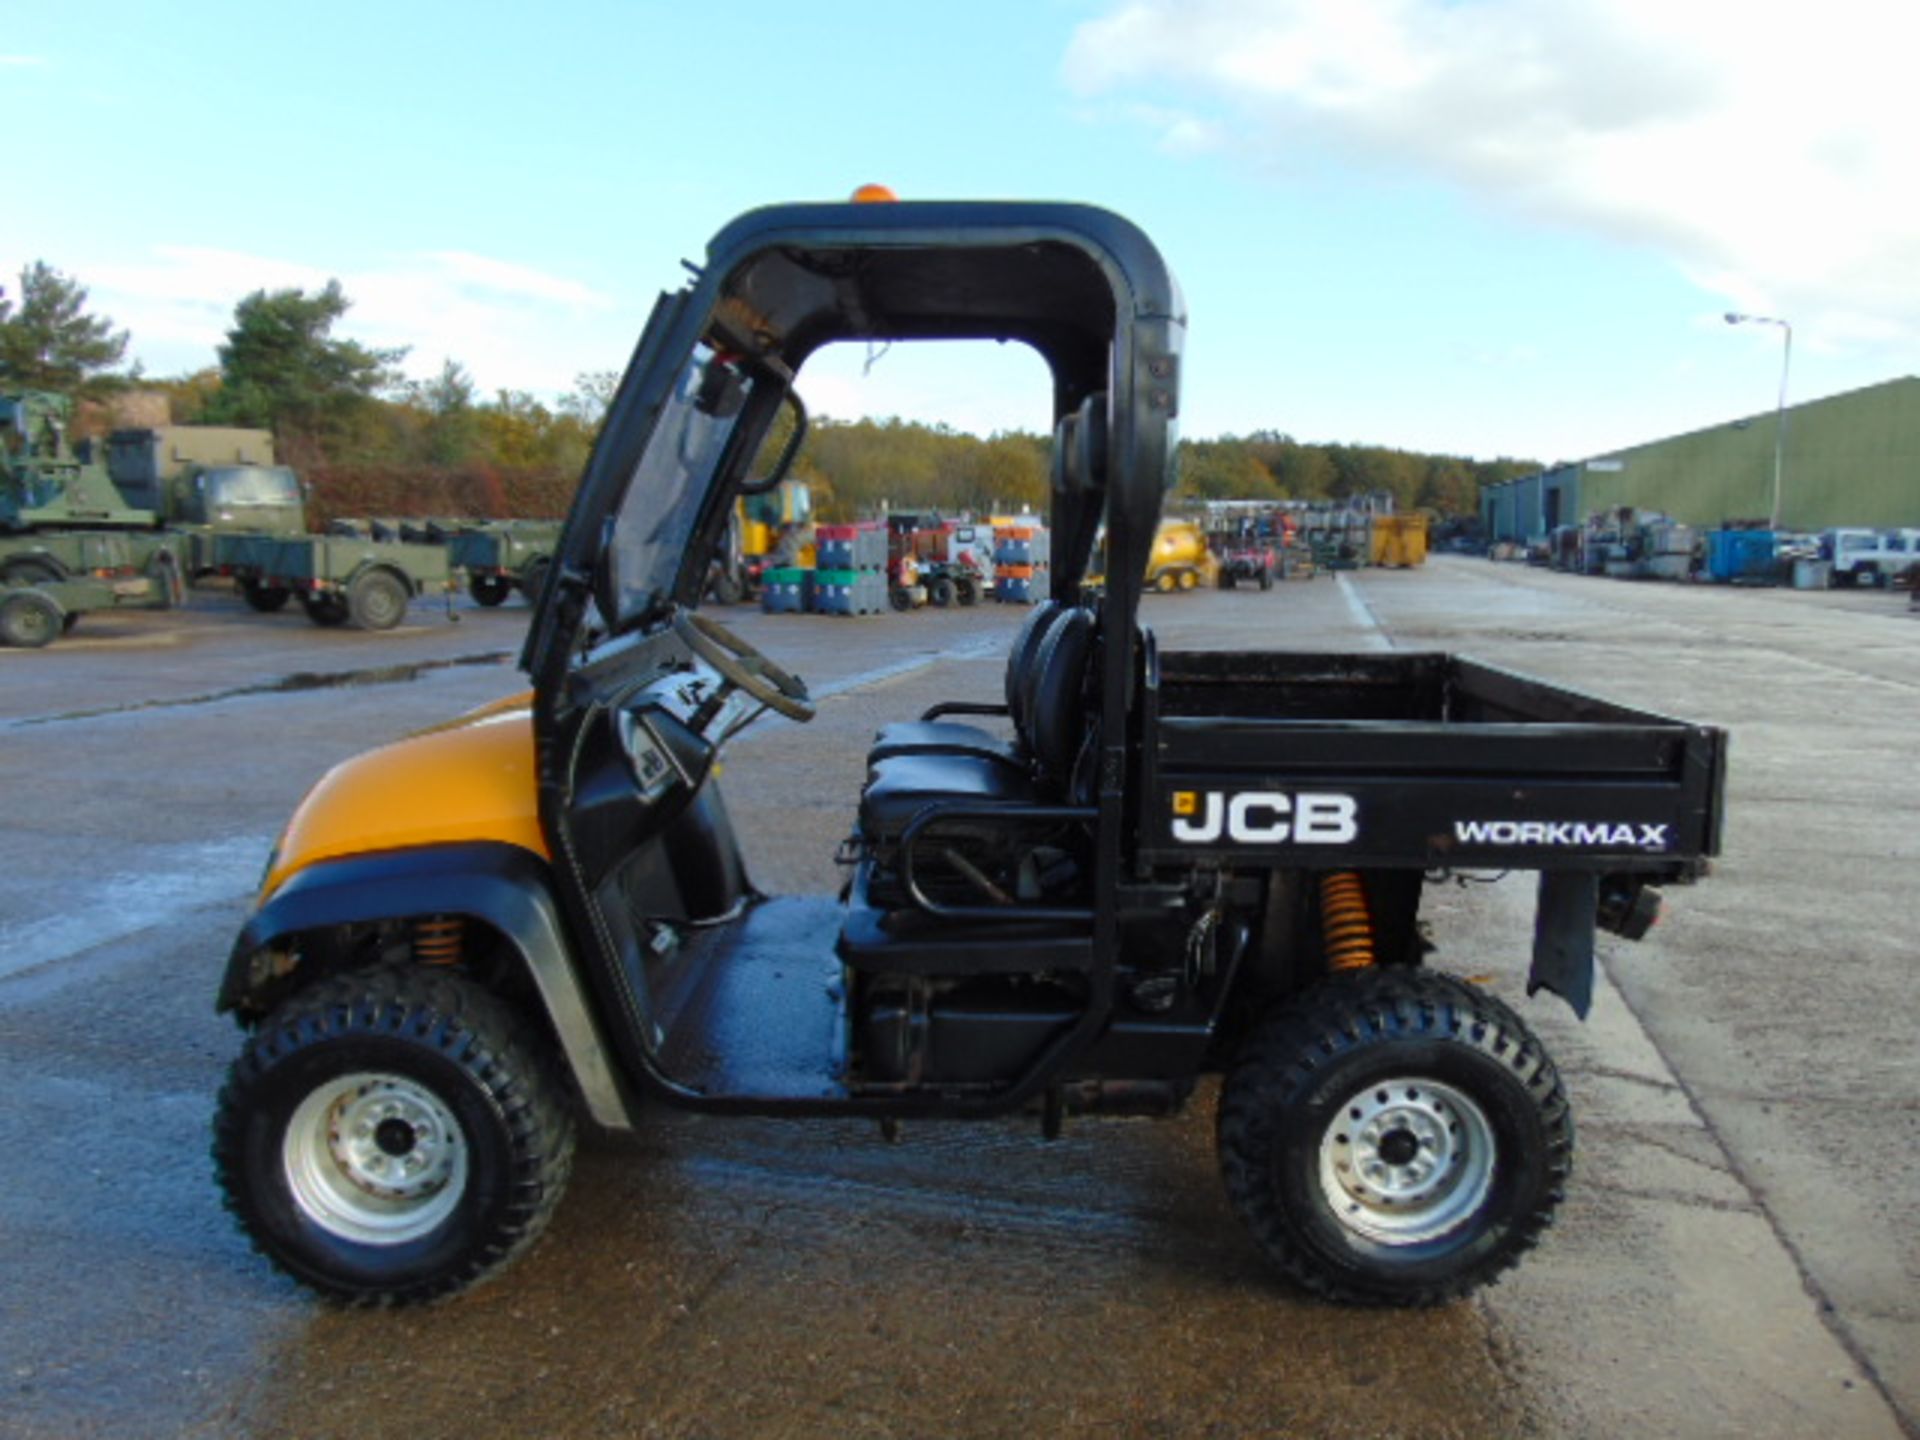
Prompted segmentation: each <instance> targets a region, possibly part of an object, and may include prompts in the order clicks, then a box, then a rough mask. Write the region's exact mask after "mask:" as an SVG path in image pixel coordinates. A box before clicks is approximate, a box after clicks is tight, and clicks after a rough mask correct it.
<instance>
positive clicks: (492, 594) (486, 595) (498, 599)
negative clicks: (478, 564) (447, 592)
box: [467, 575, 513, 610]
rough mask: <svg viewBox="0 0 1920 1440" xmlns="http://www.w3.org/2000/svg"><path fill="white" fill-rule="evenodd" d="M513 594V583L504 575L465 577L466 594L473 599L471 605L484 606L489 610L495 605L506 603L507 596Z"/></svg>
mask: <svg viewBox="0 0 1920 1440" xmlns="http://www.w3.org/2000/svg"><path fill="white" fill-rule="evenodd" d="M512 593H513V582H512V581H511V580H509V579H507V577H506V576H504V575H471V576H468V577H467V594H469V595H471V596H472V597H473V603H474V604H476V605H484V606H485V607H486V608H487V609H489V610H491V609H492V608H493V607H494V606H496V605H501V604H504V603H506V598H507V596H509V595H511V594H512Z"/></svg>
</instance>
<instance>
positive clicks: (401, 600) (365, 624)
mask: <svg viewBox="0 0 1920 1440" xmlns="http://www.w3.org/2000/svg"><path fill="white" fill-rule="evenodd" d="M411 598H412V596H411V595H409V594H408V591H407V587H406V586H405V585H404V584H402V583H401V581H400V578H399V577H398V576H396V575H394V574H393V573H392V572H391V571H387V570H368V571H366V572H364V573H362V574H360V575H358V576H356V577H354V581H353V583H352V584H351V585H349V586H348V587H347V613H348V614H349V615H350V616H352V618H353V623H354V624H355V625H357V626H359V627H360V628H361V629H362V630H391V629H393V627H394V626H396V625H398V624H399V623H400V621H401V620H402V619H403V618H405V616H406V613H407V601H408V600H409V599H411Z"/></svg>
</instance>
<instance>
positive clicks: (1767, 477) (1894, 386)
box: [1480, 375, 1920, 541]
mask: <svg viewBox="0 0 1920 1440" xmlns="http://www.w3.org/2000/svg"><path fill="white" fill-rule="evenodd" d="M1785 420H1786V429H1785V432H1784V434H1785V443H1784V445H1783V447H1782V451H1781V457H1782V464H1781V485H1780V515H1781V526H1782V528H1784V529H1787V530H1825V529H1827V528H1829V527H1831V526H1835V525H1868V526H1873V527H1876V528H1884V527H1892V526H1920V379H1916V378H1915V377H1913V376H1911V375H1909V376H1903V377H1901V378H1900V379H1898V380H1889V381H1886V382H1885V383H1883V384H1880V385H1869V386H1867V387H1866V388H1865V389H1862V390H1850V391H1848V392H1846V393H1845V394H1841V395H1831V396H1828V397H1827V398H1826V399H1824V400H1812V401H1809V402H1807V403H1806V404H1804V405H1793V406H1789V407H1788V409H1787V412H1786V416H1785ZM1778 423H1779V417H1778V416H1777V415H1776V413H1775V412H1774V411H1771V410H1769V411H1765V412H1763V413H1761V414H1759V415H1749V416H1746V417H1744V418H1742V419H1738V420H1733V421H1729V422H1726V423H1724V424H1720V425H1713V426H1709V427H1708V428H1706V429H1704V430H1694V431H1691V432H1689V433H1687V434H1685V435H1675V436H1671V437H1669V438H1668V439H1665V440H1653V441H1649V442H1648V443H1646V444H1644V445H1632V446H1628V447H1627V448H1625V449H1621V450H1613V451H1609V452H1607V453H1606V454H1604V455H1595V456H1592V457H1590V458H1588V459H1585V460H1580V461H1575V462H1573V463H1570V464H1562V465H1557V466H1555V467H1554V468H1553V469H1551V470H1546V471H1542V472H1541V473H1540V474H1537V475H1523V476H1521V477H1520V478H1519V479H1517V480H1510V481H1507V482H1505V483H1504V484H1500V485H1487V486H1483V487H1482V488H1481V491H1480V518H1481V522H1482V524H1483V525H1484V526H1485V530H1486V534H1487V536H1488V538H1489V539H1491V540H1516V541H1526V540H1532V539H1538V538H1540V537H1542V536H1544V535H1546V534H1547V532H1548V531H1550V530H1552V529H1553V528H1554V527H1555V526H1556V525H1571V524H1575V523H1577V522H1579V521H1581V520H1584V519H1585V518H1586V517H1587V516H1588V515H1590V514H1593V513H1594V512H1596V511H1600V510H1609V509H1612V508H1614V507H1616V506H1621V505H1631V506H1633V507H1634V508H1636V509H1640V510H1661V511H1665V512H1666V513H1667V514H1669V515H1672V516H1673V517H1674V518H1675V519H1677V520H1681V521H1684V522H1685V523H1687V524H1689V525H1698V526H1703V527H1709V528H1711V527H1716V526H1720V525H1723V524H1725V523H1727V522H1728V521H1734V520H1760V521H1764V520H1765V519H1766V518H1767V516H1768V515H1769V514H1770V513H1771V512H1772V509H1773V461H1774V438H1775V435H1776V433H1778V432H1777V428H1776V427H1777V425H1778Z"/></svg>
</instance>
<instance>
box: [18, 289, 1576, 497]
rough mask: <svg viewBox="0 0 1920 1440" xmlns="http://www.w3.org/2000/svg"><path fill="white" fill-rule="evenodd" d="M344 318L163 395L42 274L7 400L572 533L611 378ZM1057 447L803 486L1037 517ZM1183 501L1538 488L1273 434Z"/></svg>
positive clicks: (254, 322) (903, 432)
mask: <svg viewBox="0 0 1920 1440" xmlns="http://www.w3.org/2000/svg"><path fill="white" fill-rule="evenodd" d="M351 308H352V301H351V300H349V299H348V298H347V296H346V294H345V292H344V291H343V290H342V288H341V286H340V283H339V282H338V281H337V280H336V281H330V282H328V284H327V285H326V286H324V287H322V288H321V289H319V290H317V291H311V292H309V291H304V290H299V289H283V290H257V291H255V292H253V293H252V294H250V295H248V296H247V297H246V298H244V299H243V300H241V301H240V302H239V304H238V305H236V306H235V307H234V314H233V323H232V325H231V326H230V327H229V329H228V330H227V332H226V337H225V340H224V342H223V343H222V344H221V345H220V347H219V349H218V352H217V355H218V363H217V364H216V365H214V366H210V367H208V368H206V369H204V370H200V371H196V372H194V373H192V374H188V375H181V376H174V377H163V378H155V377H149V376H146V375H143V374H142V373H140V371H139V368H138V367H137V366H135V367H132V368H130V369H129V368H125V365H124V362H125V356H126V351H127V347H128V343H129V336H128V333H127V332H126V331H125V330H119V329H116V328H115V327H114V324H113V322H112V320H111V319H109V318H107V317H104V316H98V315H94V314H92V313H90V311H89V310H88V307H87V291H86V289H85V287H84V286H82V285H80V284H79V283H78V282H77V281H75V280H73V279H72V278H70V277H68V276H66V275H63V274H62V273H61V272H60V271H58V270H56V269H54V268H53V267H51V266H50V265H47V264H46V263H45V262H44V261H36V262H34V263H33V264H32V265H29V266H28V267H27V268H26V269H25V270H24V271H22V272H21V274H20V284H19V289H18V294H17V296H11V295H0V389H6V390H18V389H44V390H54V391H59V392H62V393H65V394H70V395H74V396H76V397H78V398H79V399H81V400H82V401H83V402H92V405H93V408H92V410H91V411H90V412H89V411H84V410H83V420H82V426H83V428H84V427H85V426H86V425H87V424H89V423H90V424H91V425H92V426H93V428H95V429H100V428H105V427H106V425H107V424H108V423H109V421H107V420H106V419H105V418H104V417H106V416H107V415H108V414H110V404H111V401H112V399H113V397H114V396H115V394H116V393H117V392H119V391H123V390H126V389H128V388H129V387H133V386H138V387H139V388H140V389H141V390H144V391H156V392H159V393H160V394H163V395H164V396H165V397H166V401H167V405H168V409H169V411H170V414H171V419H172V422H173V423H175V424H183V425H240V426H249V427H258V428H262V429H269V430H271V431H272V432H273V434H274V440H275V446H276V449H277V451H278V454H279V456H280V458H281V460H282V461H283V462H284V463H286V464H289V465H292V466H294V467H295V468H296V469H298V470H300V471H301V473H302V475H303V476H304V477H305V478H306V479H307V480H308V481H309V482H310V483H311V485H312V487H313V493H314V499H315V506H314V508H315V511H316V517H315V518H316V519H321V520H324V519H326V518H328V517H329V516H331V515H335V514H341V515H364V514H395V515H424V514H480V515H490V516H508V515H525V516H550V515H559V514H562V513H564V511H565V509H566V506H567V502H568V500H569V499H570V498H571V495H572V491H573V486H574V484H575V482H576V481H577V479H578V477H579V474H580V471H581V469H582V467H583V466H584V465H585V463H586V458H587V455H588V452H589V451H590V450H591V448H592V445H593V440H594V436H595V434H596V433H597V432H598V429H599V425H600V421H601V419H602V417H603V416H604V415H605V413H606V409H607V406H608V404H609V403H610V401H611V400H612V397H613V392H614V388H615V386H616V385H617V383H618V380H619V376H618V375H617V374H615V373H614V372H612V371H595V372H590V373H586V374H582V375H580V376H578V377H576V379H575V382H574V387H573V389H572V390H571V391H569V392H568V393H567V394H565V395H563V396H561V397H559V398H558V399H557V400H555V401H554V402H552V403H548V402H547V401H544V400H541V399H539V398H537V397H536V396H534V395H532V394H530V393H528V392H526V391H520V390H496V391H495V392H494V393H493V394H492V395H491V396H483V395H481V394H480V392H479V389H478V386H477V385H476V384H475V383H474V380H473V378H472V376H471V375H469V374H468V373H467V371H466V369H465V367H463V366H462V365H460V364H459V363H458V362H457V361H455V360H452V359H448V360H446V361H445V362H444V363H443V365H442V366H441V369H440V373H439V374H438V375H436V376H435V377H434V378H432V379H431V380H411V379H408V378H406V376H405V375H404V374H403V373H402V370H401V368H400V367H401V364H402V362H403V361H404V360H405V359H406V356H407V351H406V350H405V349H381V348H376V347H371V346H367V345H363V344H361V343H359V342H358V341H355V340H352V339H348V338H345V337H343V336H339V335H336V334H335V333H334V332H335V327H336V326H338V325H339V324H340V322H341V321H342V320H343V319H344V318H345V317H346V315H347V313H348V311H349V310H350V309H351ZM1050 443H1051V442H1050V438H1049V437H1047V436H1043V435H1035V434H1030V433H1026V432H1020V431H1014V432H1006V433H1001V434H995V435H991V436H987V437H984V438H983V437H980V436H976V435H971V434H967V433H965V432H962V431H957V430H953V429H950V428H948V427H946V426H944V425H928V424H923V423H920V422H917V421H906V420H899V419H891V420H839V419H835V418H833V417H830V416H822V417H819V418H817V419H815V420H814V422H813V423H812V425H811V426H810V427H809V430H808V434H807V439H806V443H805V445H804V446H803V447H802V450H801V453H800V456H799V459H798V460H797V462H796V467H795V473H796V474H797V475H798V476H800V477H801V478H803V479H805V480H806V481H807V482H808V483H809V484H810V485H811V486H812V488H813V490H814V495H815V508H816V510H817V512H818V513H819V514H820V515H821V516H822V517H823V518H827V519H851V518H854V517H856V516H861V515H872V514H875V513H877V512H878V511H879V510H880V509H881V508H882V507H883V506H886V507H890V508H892V509H895V510H902V509H911V510H923V509H938V510H941V511H943V512H946V513H954V512H958V511H962V510H971V511H974V512H976V513H980V512H986V511H990V510H997V511H1011V510H1019V509H1021V508H1024V507H1031V508H1034V509H1044V508H1045V505H1046V497H1047V477H1048V468H1049V447H1050ZM1178 465H1179V475H1178V483H1177V493H1178V494H1180V495H1183V496H1188V497H1192V498H1196V499H1271V500H1281V499H1297V500H1321V499H1340V498H1343V497H1346V496H1350V495H1362V494H1375V493H1378V492H1381V491H1385V492H1387V493H1389V494H1391V495H1392V496H1393V497H1394V500H1395V502H1396V504H1398V505H1399V506H1400V507H1401V508H1413V507H1427V508H1431V509H1433V510H1435V511H1438V512H1439V513H1441V514H1443V515H1471V514H1473V513H1475V512H1476V511H1477V509H1478V504H1479V500H1478V495H1479V487H1480V486H1481V485H1482V484H1487V483H1492V482H1496V481H1500V480H1506V479H1511V478H1512V477H1513V476H1516V475H1521V474H1527V473H1531V472H1532V471H1534V470H1537V469H1539V466H1538V464H1537V463H1535V462H1533V461H1530V460H1514V459H1506V458H1502V459H1498V460H1488V461H1482V460H1473V459H1468V458H1465V457H1461V456H1452V455H1430V454H1422V453H1418V452H1414V451H1406V450H1395V449H1388V448H1385V447H1382V446H1372V445H1341V444H1315V443H1309V442H1304V441H1297V440H1294V439H1293V438H1292V437H1290V436H1288V435H1284V434H1281V433H1279V432H1277V431H1264V430H1263V431H1258V432H1255V433H1254V434H1251V435H1247V436H1222V437H1219V438H1217V439H1212V440H1189V441H1187V442H1186V443H1184V444H1183V445H1182V446H1181V449H1180V452H1179V457H1178Z"/></svg>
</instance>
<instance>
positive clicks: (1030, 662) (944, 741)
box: [867, 391, 1107, 769]
mask: <svg viewBox="0 0 1920 1440" xmlns="http://www.w3.org/2000/svg"><path fill="white" fill-rule="evenodd" d="M1106 474H1107V397H1106V394H1105V392H1104V391H1096V392H1095V393H1094V394H1091V395H1089V396H1087V397H1086V399H1084V400H1082V401H1081V402H1080V404H1079V406H1078V407H1077V408H1076V409H1074V410H1072V411H1069V412H1068V413H1067V414H1065V415H1062V416H1061V417H1060V420H1059V423H1058V424H1056V425H1055V426H1054V431H1053V471H1052V484H1053V488H1054V489H1055V490H1057V491H1059V492H1060V493H1061V494H1063V495H1073V494H1082V493H1085V492H1087V491H1091V490H1097V489H1099V488H1101V487H1102V486H1103V485H1105V484H1106ZM1069 613H1070V611H1069V609H1068V607H1066V606H1063V605H1062V604H1061V603H1060V602H1059V601H1057V600H1047V601H1045V602H1043V603H1042V604H1041V605H1039V606H1038V607H1036V608H1035V610H1034V612H1033V613H1032V614H1031V615H1029V616H1028V617H1027V620H1026V623H1025V624H1023V625H1022V626H1021V627H1020V631H1019V633H1018V634H1017V635H1015V636H1014V641H1013V645H1012V647H1011V648H1010V649H1009V650H1008V652H1007V678H1006V703H1005V705H1003V706H1000V707H997V710H989V707H977V709H976V713H978V712H979V711H982V710H988V711H989V713H1000V714H1004V715H1005V716H1006V717H1007V718H1008V719H1010V720H1011V721H1012V722H1013V734H1012V735H1011V736H1004V735H998V734H995V733H994V732H993V731H991V730H988V729H986V728H985V727H984V726H980V725H970V724H968V723H966V722H965V721H960V720H943V719H940V718H938V716H939V712H940V711H942V710H949V709H961V708H963V707H958V706H955V707H946V706H935V707H934V709H933V710H932V711H930V712H928V714H927V716H925V717H923V718H921V719H919V720H908V721H903V722H900V723H897V724H893V725H889V726H887V727H886V728H885V729H883V730H881V732H880V733H879V735H877V736H876V737H875V739H874V744H873V748H872V749H871V750H869V751H868V752H867V764H868V767H869V768H872V767H874V766H877V765H878V764H880V763H881V762H882V761H886V760H892V759H897V758H899V757H902V756H908V755H953V756H969V757H974V758H978V759H981V760H985V761H989V762H991V763H993V764H997V765H1003V766H1009V767H1013V768H1017V769H1027V768H1030V767H1031V766H1032V764H1033V763H1034V753H1033V744H1032V737H1031V736H1030V735H1029V734H1028V728H1029V724H1030V720H1031V710H1032V686H1033V682H1034V681H1035V680H1036V679H1037V675H1038V670H1039V664H1040V659H1041V649H1042V647H1043V646H1044V644H1045V643H1046V639H1047V637H1048V635H1049V634H1050V633H1051V632H1052V630H1053V627H1054V626H1055V625H1056V624H1058V623H1059V622H1060V620H1061V618H1062V617H1063V616H1065V615H1067V614H1069ZM964 708H968V709H975V707H964ZM1066 763H1067V765H1068V766H1071V764H1072V759H1071V757H1069V759H1068V761H1067V762H1066Z"/></svg>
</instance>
